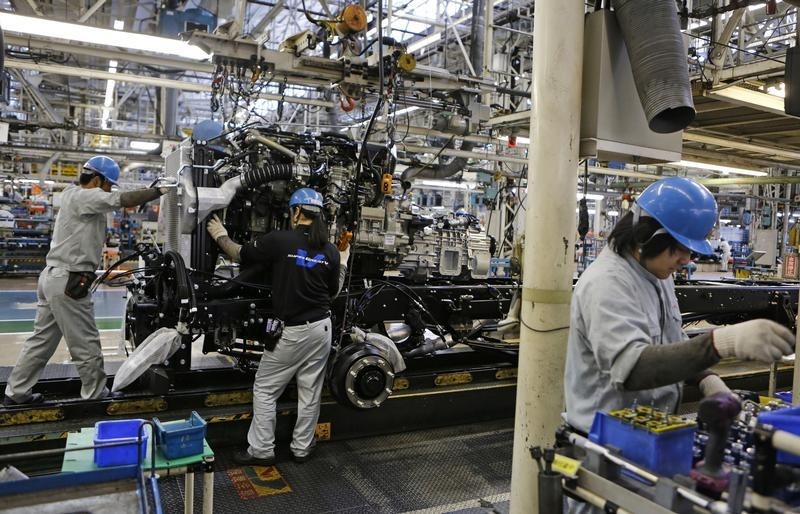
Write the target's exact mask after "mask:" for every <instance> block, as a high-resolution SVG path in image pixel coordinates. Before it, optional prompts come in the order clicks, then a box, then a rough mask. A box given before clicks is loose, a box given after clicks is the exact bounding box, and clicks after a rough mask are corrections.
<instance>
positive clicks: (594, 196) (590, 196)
mask: <svg viewBox="0 0 800 514" xmlns="http://www.w3.org/2000/svg"><path fill="white" fill-rule="evenodd" d="M575 197H576V198H577V199H578V200H580V199H581V198H583V193H575ZM603 198H605V196H603V195H598V194H594V193H586V199H587V200H602V199H603Z"/></svg>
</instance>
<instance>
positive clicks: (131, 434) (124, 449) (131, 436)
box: [94, 419, 148, 468]
mask: <svg viewBox="0 0 800 514" xmlns="http://www.w3.org/2000/svg"><path fill="white" fill-rule="evenodd" d="M142 423H144V420H143V419H120V420H114V421H98V422H97V423H95V424H94V444H104V443H106V444H107V443H124V442H128V443H130V444H122V445H119V446H109V447H106V448H95V449H94V463H95V464H96V465H97V466H99V467H101V468H102V467H107V466H124V465H129V464H137V463H143V462H144V459H145V456H146V455H147V441H148V436H147V427H145V428H143V429H142V440H141V441H140V443H139V452H138V453H137V451H136V446H137V445H136V442H137V439H138V437H139V427H141V426H142Z"/></svg>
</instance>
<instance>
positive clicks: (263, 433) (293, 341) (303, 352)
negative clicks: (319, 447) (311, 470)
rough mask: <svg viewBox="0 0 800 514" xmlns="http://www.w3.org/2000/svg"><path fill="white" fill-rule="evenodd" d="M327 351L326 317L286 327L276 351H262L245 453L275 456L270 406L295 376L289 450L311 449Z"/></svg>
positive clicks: (328, 326) (304, 451) (272, 407)
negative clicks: (294, 404) (294, 412)
mask: <svg viewBox="0 0 800 514" xmlns="http://www.w3.org/2000/svg"><path fill="white" fill-rule="evenodd" d="M330 351H331V320H330V318H326V319H323V320H320V321H315V322H314V323H306V324H304V325H298V326H295V327H285V328H284V329H283V335H282V336H281V339H280V341H278V344H277V345H275V350H273V351H271V352H267V351H265V352H264V355H263V356H262V357H261V363H260V364H259V365H258V371H257V372H256V380H255V383H254V384H253V421H252V422H251V423H250V431H249V432H248V433H247V442H248V443H249V444H250V448H249V449H248V451H249V452H250V455H252V456H254V457H257V458H259V459H266V458H270V457H272V456H274V455H275V416H276V414H275V405H276V403H277V401H278V397H280V395H281V394H282V393H283V390H284V389H286V385H287V384H288V383H289V381H291V380H292V377H295V376H296V377H297V423H295V425H294V433H293V435H292V444H291V450H292V453H293V454H294V455H296V456H298V457H304V456H306V455H308V454H309V453H310V452H311V451H312V449H313V447H314V431H315V429H316V427H317V420H318V419H319V407H320V399H321V398H322V383H323V382H324V380H325V366H326V364H327V363H328V356H329V355H330Z"/></svg>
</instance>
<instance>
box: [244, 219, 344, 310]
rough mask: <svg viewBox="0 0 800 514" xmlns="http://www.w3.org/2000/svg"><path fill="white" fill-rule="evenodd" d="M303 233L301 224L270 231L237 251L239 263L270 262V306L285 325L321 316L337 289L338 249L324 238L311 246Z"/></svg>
mask: <svg viewBox="0 0 800 514" xmlns="http://www.w3.org/2000/svg"><path fill="white" fill-rule="evenodd" d="M307 233H308V228H307V227H305V226H303V225H300V226H298V227H297V228H295V229H294V230H278V231H275V232H270V233H269V234H265V235H263V236H261V237H259V238H257V239H255V240H254V241H253V242H252V243H250V244H248V245H245V246H243V247H242V250H241V253H240V254H239V257H240V260H241V262H242V265H245V266H246V265H248V264H264V265H267V266H271V268H272V269H271V274H272V307H273V310H274V313H275V316H277V317H278V318H279V319H281V320H283V322H284V323H286V324H289V325H293V324H299V323H303V322H306V321H317V320H319V319H322V318H324V317H325V315H326V313H327V312H328V311H330V304H331V298H332V297H333V296H335V295H336V292H337V291H338V289H339V251H338V250H337V249H336V247H335V246H333V245H332V244H331V243H327V242H326V243H325V246H323V247H322V248H319V249H313V250H312V249H311V247H310V245H309V242H308V236H307Z"/></svg>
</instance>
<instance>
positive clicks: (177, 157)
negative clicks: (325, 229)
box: [125, 126, 518, 408]
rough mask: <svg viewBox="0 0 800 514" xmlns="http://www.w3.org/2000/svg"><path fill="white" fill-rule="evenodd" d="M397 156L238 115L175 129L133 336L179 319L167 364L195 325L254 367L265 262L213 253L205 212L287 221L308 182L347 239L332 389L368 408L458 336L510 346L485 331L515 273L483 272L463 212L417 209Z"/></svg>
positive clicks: (480, 252) (136, 290)
mask: <svg viewBox="0 0 800 514" xmlns="http://www.w3.org/2000/svg"><path fill="white" fill-rule="evenodd" d="M394 167H395V159H394V157H393V156H392V153H391V152H390V151H388V150H387V148H386V147H384V146H381V145H374V144H365V145H363V146H361V147H360V148H359V145H358V144H357V143H355V142H354V141H352V140H350V139H349V138H346V137H344V136H341V135H338V134H322V135H310V134H294V133H287V132H281V131H278V130H276V129H273V128H271V127H264V126H246V127H243V128H240V129H238V130H235V131H232V132H231V133H228V134H225V135H223V137H220V138H218V139H217V140H212V141H193V140H191V139H187V140H185V141H184V142H183V143H181V145H179V146H178V147H177V148H176V150H175V151H174V152H173V153H171V154H170V155H168V156H167V158H166V166H165V174H166V177H167V178H169V179H170V180H173V181H177V184H178V187H177V188H175V189H173V190H172V191H171V192H170V193H169V194H167V195H164V196H163V197H162V199H161V205H160V214H159V244H158V245H156V246H149V247H144V246H142V247H140V255H141V257H142V258H143V259H144V261H145V269H146V270H147V273H146V274H145V275H144V277H143V278H140V279H138V280H136V281H135V282H134V283H132V284H131V285H130V286H129V288H130V290H131V298H130V300H129V302H128V306H127V309H126V323H125V325H126V338H127V340H128V341H130V342H131V343H132V344H133V345H134V346H138V345H139V344H141V342H142V341H143V340H144V339H145V338H146V337H147V336H148V335H149V334H151V333H152V332H153V331H155V330H157V329H158V328H160V327H177V328H178V331H179V332H180V333H181V334H182V337H183V344H182V345H181V347H180V349H179V350H178V352H177V353H176V354H174V355H173V356H172V357H170V359H169V361H168V362H166V363H165V364H164V366H165V367H166V368H167V369H169V370H188V369H190V366H191V346H192V343H193V342H195V341H197V342H198V344H200V342H199V339H200V337H201V336H202V349H203V351H204V352H205V353H208V352H218V353H221V354H225V355H230V356H234V357H235V358H237V359H238V363H239V365H240V366H241V367H244V368H247V367H252V365H253V364H252V363H253V362H254V361H256V360H257V359H259V358H260V355H261V352H263V350H264V342H265V327H264V324H265V320H267V319H268V318H269V317H270V313H271V308H272V298H271V294H270V285H269V283H268V273H267V272H266V271H265V269H264V268H262V267H260V266H255V267H242V268H241V269H240V268H239V266H238V265H236V264H234V263H230V262H228V261H226V260H224V259H221V258H220V251H219V248H218V247H217V245H216V244H215V243H214V242H213V241H212V239H211V238H210V236H208V234H207V232H206V230H205V221H206V219H207V218H208V217H209V216H210V215H211V214H217V215H218V216H219V217H220V219H222V220H223V223H224V225H225V227H226V229H227V230H228V233H229V234H230V236H231V238H232V239H233V240H235V241H236V242H239V243H243V244H244V243H247V242H249V241H251V240H253V239H254V238H256V237H258V236H260V235H262V234H265V233H268V232H270V231H273V230H280V229H285V228H287V227H288V225H289V216H288V208H287V204H288V199H289V196H290V195H291V193H292V192H293V191H295V190H296V189H298V188H300V187H311V188H314V189H315V190H317V191H318V192H320V193H321V194H322V195H323V198H324V200H325V202H324V206H325V207H324V212H325V219H326V221H327V223H328V225H329V227H330V240H331V241H339V240H341V239H347V240H349V241H350V244H351V248H352V250H351V252H352V259H351V266H350V269H349V270H348V273H349V276H348V277H347V281H346V283H345V288H344V289H343V291H342V293H341V294H340V295H339V296H338V297H337V298H336V299H335V300H334V302H333V309H332V310H333V321H334V326H335V329H334V337H333V348H334V351H333V352H332V357H331V358H332V362H331V363H330V365H329V367H328V369H329V384H330V389H331V391H332V393H333V394H334V396H335V397H336V398H337V399H338V400H339V401H341V402H343V403H345V404H348V405H352V406H355V407H358V408H372V407H377V406H379V405H380V404H381V402H382V401H384V400H385V399H386V398H387V397H388V396H389V395H390V394H391V392H392V387H393V383H394V377H395V374H396V373H399V372H401V371H403V369H404V368H405V366H406V360H407V359H413V358H417V357H422V356H428V355H431V354H433V353H435V352H436V351H439V350H444V349H447V348H449V347H451V346H453V345H455V344H457V343H465V344H468V345H470V346H472V347H473V348H477V349H486V348H489V349H492V350H498V349H499V350H501V351H506V352H511V353H513V350H509V349H508V348H506V347H507V346H508V345H503V344H500V343H499V341H498V340H495V339H493V338H491V337H488V335H487V334H486V333H487V331H488V330H489V329H490V328H491V327H492V326H496V322H497V321H498V320H500V319H503V318H504V317H505V316H506V314H507V312H508V309H509V306H510V304H511V300H512V297H513V295H514V293H515V291H516V290H517V289H518V284H517V283H516V282H515V281H514V280H513V279H510V278H503V277H498V278H495V277H491V273H490V261H491V257H492V252H493V251H494V244H493V241H492V240H491V239H490V238H489V237H487V236H486V234H485V233H484V232H483V231H482V230H481V227H480V225H479V223H478V220H477V219H476V218H475V217H474V216H471V215H469V214H467V213H465V212H456V213H447V214H436V215H424V214H422V213H420V211H419V209H418V207H417V206H415V205H414V203H413V198H412V195H410V184H409V183H408V182H405V183H404V182H401V181H399V180H397V179H395V178H394Z"/></svg>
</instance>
